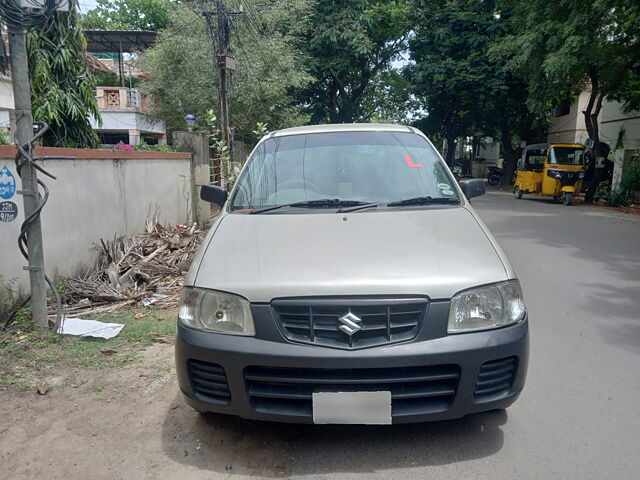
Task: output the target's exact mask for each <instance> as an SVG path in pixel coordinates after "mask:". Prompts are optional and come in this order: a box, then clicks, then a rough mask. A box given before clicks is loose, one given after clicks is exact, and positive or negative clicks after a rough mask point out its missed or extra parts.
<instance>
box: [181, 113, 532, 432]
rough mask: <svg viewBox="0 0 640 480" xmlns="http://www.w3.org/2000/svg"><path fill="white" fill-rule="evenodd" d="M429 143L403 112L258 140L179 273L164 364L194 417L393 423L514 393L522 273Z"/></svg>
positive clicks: (212, 193) (475, 189) (522, 324)
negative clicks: (172, 351) (172, 362)
mask: <svg viewBox="0 0 640 480" xmlns="http://www.w3.org/2000/svg"><path fill="white" fill-rule="evenodd" d="M484 191H485V184H484V180H483V179H475V180H467V181H463V182H461V184H460V185H458V183H457V182H455V180H454V178H453V176H452V174H451V171H450V170H449V169H448V168H447V166H446V165H445V163H444V161H443V160H442V158H441V157H440V155H439V154H438V153H437V151H436V150H435V148H434V147H433V145H432V144H431V143H430V142H429V140H428V139H427V138H426V137H425V136H424V135H423V134H422V133H421V132H419V131H418V130H416V129H414V128H411V127H406V126H398V125H377V124H350V125H323V126H310V127H299V128H293V129H287V130H281V131H277V132H272V133H269V134H268V135H266V136H265V137H264V138H262V139H261V141H260V142H259V144H258V145H257V146H256V148H255V149H254V151H253V152H252V154H251V156H250V158H249V160H248V161H247V163H246V165H245V166H244V168H243V170H242V172H241V174H240V176H239V178H238V181H237V182H236V184H235V186H234V187H233V189H232V191H231V192H230V195H229V197H228V198H227V192H226V191H225V190H224V189H222V188H220V187H217V186H213V185H206V186H204V187H203V188H202V192H201V197H202V198H203V199H204V200H207V201H210V202H213V203H217V204H219V205H220V206H221V207H222V211H221V213H220V215H219V216H218V217H217V219H216V220H215V223H214V224H213V226H212V227H211V229H210V230H209V232H208V235H207V237H206V239H205V241H204V242H203V245H202V247H201V248H200V250H199V251H198V253H197V254H196V256H195V258H194V261H193V263H192V266H191V269H190V271H189V273H188V275H187V277H186V279H185V284H184V285H185V287H184V293H183V299H182V304H181V307H180V312H179V318H178V327H177V339H176V365H177V375H178V381H179V385H180V389H181V390H182V392H183V393H184V395H185V397H186V400H187V402H188V403H189V404H190V405H192V406H193V407H194V408H195V409H196V410H198V411H201V412H219V413H226V414H232V415H238V416H241V417H244V418H248V419H256V420H269V421H282V422H302V423H318V424H323V423H355V424H391V423H404V422H422V421H430V420H442V419H451V418H459V417H462V416H465V415H467V414H471V413H476V412H482V411H486V410H493V409H502V408H506V407H507V406H509V405H510V404H512V403H513V402H514V401H515V400H516V398H517V397H518V395H519V394H520V392H521V391H522V389H523V387H524V383H525V377H526V372H527V363H528V348H529V347H528V320H527V312H526V309H525V306H524V303H523V296H522V292H521V289H520V285H519V282H518V280H517V277H516V274H515V272H514V270H513V268H512V267H511V265H510V264H509V261H508V260H507V258H506V256H505V254H504V253H503V252H502V250H501V249H500V247H499V246H498V244H497V243H496V241H495V240H494V238H493V236H492V235H491V233H490V232H489V231H488V230H487V228H486V226H485V225H484V224H483V222H482V221H481V220H480V218H479V217H478V216H477V215H476V213H475V212H474V210H473V208H472V207H471V205H470V203H469V199H470V198H472V197H474V196H477V195H481V194H483V193H484Z"/></svg>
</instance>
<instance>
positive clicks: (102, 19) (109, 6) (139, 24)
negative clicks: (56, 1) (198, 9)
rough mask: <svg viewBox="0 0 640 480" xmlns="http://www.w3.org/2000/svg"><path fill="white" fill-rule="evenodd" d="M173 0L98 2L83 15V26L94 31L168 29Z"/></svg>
mask: <svg viewBox="0 0 640 480" xmlns="http://www.w3.org/2000/svg"><path fill="white" fill-rule="evenodd" d="M176 4H177V2H175V1H173V0H98V1H97V4H96V7H95V8H94V9H92V10H90V11H88V12H87V13H85V14H84V15H83V20H82V26H83V27H84V28H86V29H94V30H151V31H158V30H163V29H165V28H167V26H168V25H169V20H170V18H171V13H170V10H171V9H172V8H175V6H176Z"/></svg>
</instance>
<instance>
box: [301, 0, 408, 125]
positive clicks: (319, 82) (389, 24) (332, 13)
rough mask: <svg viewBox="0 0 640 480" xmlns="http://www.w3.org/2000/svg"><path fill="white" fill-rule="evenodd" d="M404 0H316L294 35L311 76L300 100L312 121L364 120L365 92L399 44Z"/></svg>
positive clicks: (402, 33)
mask: <svg viewBox="0 0 640 480" xmlns="http://www.w3.org/2000/svg"><path fill="white" fill-rule="evenodd" d="M408 11H409V7H408V5H407V2H403V1H400V0H388V1H385V0H350V1H347V0H317V1H316V2H315V5H314V7H313V11H312V14H311V19H310V28H309V29H308V30H306V31H304V32H303V33H302V35H301V37H300V49H301V50H302V51H303V52H305V54H306V55H307V57H308V59H309V60H308V64H307V65H308V69H309V73H310V74H311V76H312V78H313V81H312V82H311V83H310V84H309V86H308V87H307V88H306V89H304V90H303V91H302V92H301V95H300V99H301V102H302V103H303V104H305V105H306V106H307V107H308V109H309V111H310V112H311V121H312V123H321V122H326V121H330V122H333V123H341V122H354V121H362V120H367V119H369V118H370V116H372V115H373V114H374V110H375V109H371V108H370V105H366V101H365V99H366V97H367V95H368V94H369V93H370V92H369V90H370V89H372V84H373V82H375V80H376V76H377V75H379V74H381V73H382V72H385V71H386V70H388V69H389V68H390V65H391V62H392V61H393V60H394V59H395V58H397V57H398V55H399V53H400V52H401V51H402V50H403V49H404V48H405V46H406V45H405V36H406V33H407V31H408V27H409V23H408Z"/></svg>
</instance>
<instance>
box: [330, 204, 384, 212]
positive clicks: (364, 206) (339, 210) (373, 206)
mask: <svg viewBox="0 0 640 480" xmlns="http://www.w3.org/2000/svg"><path fill="white" fill-rule="evenodd" d="M378 205H380V204H379V203H364V202H362V204H361V205H356V206H354V207H343V208H339V209H338V210H336V213H347V212H355V211H357V210H364V209H365V208H376V207H377V206H378Z"/></svg>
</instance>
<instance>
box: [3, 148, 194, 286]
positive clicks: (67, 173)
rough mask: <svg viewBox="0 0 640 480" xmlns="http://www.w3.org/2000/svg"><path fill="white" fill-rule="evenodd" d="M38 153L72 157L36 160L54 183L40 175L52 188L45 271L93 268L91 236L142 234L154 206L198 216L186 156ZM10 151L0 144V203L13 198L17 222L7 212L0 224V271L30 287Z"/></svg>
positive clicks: (180, 216) (178, 215) (184, 217)
mask: <svg viewBox="0 0 640 480" xmlns="http://www.w3.org/2000/svg"><path fill="white" fill-rule="evenodd" d="M37 154H38V155H60V156H72V157H75V158H74V159H73V160H46V161H44V162H43V163H42V165H43V166H44V168H46V169H47V170H48V171H49V172H51V173H52V174H53V175H55V176H56V177H57V180H51V179H49V178H47V177H44V176H43V175H42V174H39V178H42V179H43V180H44V182H45V183H46V184H47V186H48V187H49V190H50V197H49V201H48V202H47V205H46V206H45V208H44V211H43V213H42V230H43V237H44V256H45V266H46V269H47V273H48V274H49V275H50V276H56V275H58V274H64V275H73V274H76V273H78V272H79V271H82V270H85V269H87V268H89V267H91V266H92V265H93V264H94V263H95V261H96V250H95V247H94V243H95V242H96V241H98V240H99V239H100V238H102V239H104V240H105V241H106V240H111V239H113V237H114V235H118V236H125V237H130V236H132V235H134V234H136V233H140V232H142V231H144V228H145V220H146V219H147V218H148V216H149V215H150V214H151V213H153V212H154V211H155V209H156V208H157V209H159V211H160V221H161V222H163V223H168V224H175V223H188V222H193V221H194V220H202V219H194V218H193V215H192V198H193V195H194V193H196V192H194V187H193V185H194V183H195V182H194V179H192V174H193V167H192V155H191V154H190V153H164V152H110V151H102V150H86V149H67V148H41V149H38V150H37ZM14 156H15V148H14V147H12V146H0V171H4V172H6V170H3V167H4V166H6V167H7V169H8V170H9V172H10V175H6V174H5V175H3V176H2V178H0V202H7V201H8V202H13V203H15V204H16V205H17V208H18V216H17V218H16V219H15V220H13V221H10V222H7V221H6V219H7V217H6V216H5V217H4V219H5V221H0V275H1V276H2V277H3V279H4V280H8V279H17V280H18V281H19V283H20V284H21V285H23V286H25V287H28V276H27V274H26V272H25V271H23V269H22V267H23V266H24V265H26V260H25V259H24V258H23V257H22V255H21V254H20V252H19V250H18V246H17V238H18V234H19V231H20V224H21V223H22V221H23V220H24V215H23V213H24V212H23V206H22V196H21V195H20V194H19V193H18V192H17V190H20V188H21V185H20V178H19V177H18V174H17V172H16V169H15V163H14ZM11 177H13V179H14V181H15V190H16V192H15V193H14V194H13V195H12V194H11V189H12V187H11V186H10V185H9V184H10V183H11V182H12V180H11ZM3 186H4V189H3ZM9 196H10V198H9ZM9 207H11V208H12V206H11V205H9ZM6 208H7V206H6V205H5V209H6ZM201 223H203V222H201Z"/></svg>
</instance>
